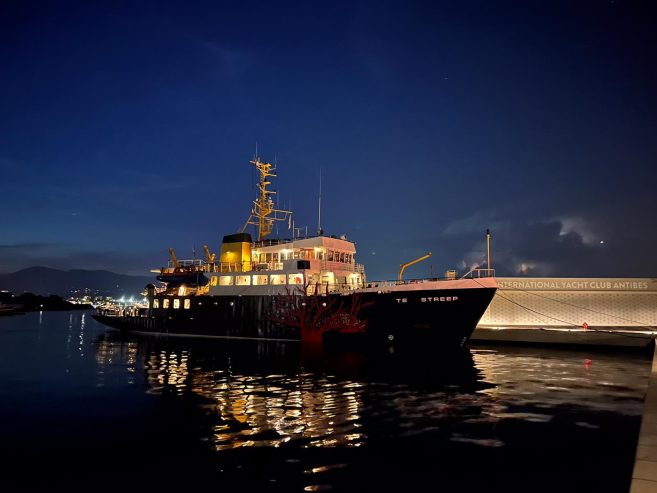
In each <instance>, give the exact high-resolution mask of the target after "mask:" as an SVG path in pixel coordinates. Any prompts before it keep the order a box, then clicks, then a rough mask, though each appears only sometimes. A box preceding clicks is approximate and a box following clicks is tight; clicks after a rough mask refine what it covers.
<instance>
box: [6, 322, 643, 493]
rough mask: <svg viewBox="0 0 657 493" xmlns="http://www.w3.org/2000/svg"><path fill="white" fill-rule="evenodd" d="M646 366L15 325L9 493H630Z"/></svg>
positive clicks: (515, 352) (9, 379)
mask: <svg viewBox="0 0 657 493" xmlns="http://www.w3.org/2000/svg"><path fill="white" fill-rule="evenodd" d="M649 371H650V358H649V356H647V355H637V354H609V353H601V352H595V351H586V352H581V351H557V350H548V349H512V348H503V347H497V348H473V349H470V350H466V351H461V352H458V353H455V354H451V355H448V356H446V355H439V354H438V353H436V352H434V351H432V350H431V349H430V348H425V349H424V350H423V351H420V350H419V349H416V350H413V351H401V350H400V349H399V348H397V350H396V351H395V350H392V349H391V350H390V351H383V352H380V353H373V354H363V353H348V352H324V353H321V352H317V351H313V350H312V349H309V348H305V347H302V346H301V345H300V344H298V343H271V342H270V343H263V342H228V341H214V340H199V339H183V338H163V337H153V336H151V337H146V336H142V337H137V336H126V335H121V334H119V333H117V332H114V331H109V330H106V328H105V327H104V326H102V325H100V324H98V323H97V322H95V321H94V320H93V319H92V318H91V314H90V313H89V312H73V313H68V312H44V313H29V314H26V315H23V316H14V317H2V318H0V450H1V451H2V458H1V465H0V468H1V469H2V471H1V472H2V475H1V476H0V481H2V482H4V483H3V484H13V483H19V484H23V485H30V484H35V483H41V484H44V485H55V484H63V485H75V486H79V487H88V488H94V487H97V486H108V485H112V486H117V487H125V488H126V489H129V490H132V489H133V488H134V487H135V486H139V487H149V486H153V487H155V486H157V487H158V488H162V487H166V486H167V485H169V486H171V485H173V484H174V482H178V481H181V480H182V481H185V482H186V483H188V484H196V483H198V484H199V485H204V486H203V490H207V491H225V490H226V488H227V487H229V486H230V487H238V488H240V489H241V490H242V491H270V490H275V491H291V492H294V491H298V492H302V491H381V490H390V489H392V490H393V491H400V490H404V491H445V492H450V491H459V492H464V491H465V492H470V491H514V492H515V491H518V492H520V491H523V492H526V491H560V492H563V491H573V492H574V491H577V492H578V493H579V492H585V491H595V492H596V493H598V492H601V491H603V492H624V491H627V489H628V487H629V482H630V476H631V471H632V465H633V460H634V451H635V447H636V442H637V437H638V431H639V426H640V421H641V412H642V408H643V399H644V397H645V391H646V387H647V383H648V374H649Z"/></svg>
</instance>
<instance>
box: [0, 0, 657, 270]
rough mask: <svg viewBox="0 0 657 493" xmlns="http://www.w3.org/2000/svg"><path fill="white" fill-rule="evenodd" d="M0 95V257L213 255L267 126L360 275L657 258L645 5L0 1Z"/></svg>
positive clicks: (286, 174)
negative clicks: (487, 261)
mask: <svg viewBox="0 0 657 493" xmlns="http://www.w3.org/2000/svg"><path fill="white" fill-rule="evenodd" d="M0 115H1V118H0V211H1V212H0V272H13V271H16V270H18V269H21V268H24V267H28V266H33V265H44V266H48V267H54V268H63V269H71V268H88V269H107V270H111V271H114V272H120V273H128V274H143V275H148V270H149V269H151V268H154V267H159V266H160V265H162V264H164V263H166V261H167V260H168V255H167V249H168V248H169V247H174V248H175V249H176V252H177V254H178V257H179V258H191V257H192V251H193V249H196V250H197V252H198V254H199V256H200V254H201V253H202V245H203V244H208V245H210V248H211V250H213V251H217V250H218V249H219V243H220V241H221V238H222V236H223V235H226V234H231V233H234V232H236V231H238V230H239V229H240V228H241V226H242V225H243V223H244V222H245V221H246V219H247V217H248V213H249V211H250V204H251V200H252V199H253V198H254V196H255V186H254V182H255V179H256V174H255V172H254V170H253V167H252V165H251V164H249V160H250V159H251V158H252V156H253V154H254V152H255V147H256V142H257V145H258V152H259V154H260V156H261V157H262V158H263V159H265V160H269V161H272V162H273V161H276V163H277V165H278V173H279V176H278V178H277V179H275V180H274V188H275V189H277V190H278V192H279V196H280V205H281V206H288V205H290V204H291V207H292V209H293V210H294V213H295V224H296V226H302V227H303V226H306V225H307V226H308V230H309V232H314V230H315V229H316V228H317V196H318V187H319V174H320V168H321V173H322V183H323V184H322V187H323V197H322V226H323V227H324V230H325V232H326V234H335V235H342V234H346V235H347V237H348V238H349V239H351V240H354V241H355V242H356V245H357V249H358V255H357V259H358V261H359V262H362V263H364V264H365V268H366V272H367V274H368V278H369V279H384V278H387V279H390V278H394V277H395V276H396V272H397V270H398V267H399V264H400V263H401V262H404V261H408V260H411V259H413V258H415V257H418V256H420V255H422V254H424V253H425V252H428V251H431V252H433V257H432V258H431V259H430V260H428V261H424V262H422V263H420V264H418V265H416V266H414V267H412V268H409V269H408V270H407V271H406V277H413V276H415V277H421V276H429V275H430V274H431V272H432V271H431V269H433V273H434V275H442V273H443V272H444V270H445V269H448V268H456V269H458V270H459V272H460V273H464V271H465V270H466V269H468V268H469V267H471V266H473V265H475V264H482V263H483V262H484V258H485V231H486V228H490V229H491V230H492V234H493V241H492V255H493V267H495V268H497V274H498V275H521V274H524V275H545V276H550V275H554V276H600V277H604V276H638V277H648V276H653V277H654V276H657V262H656V260H655V258H656V256H657V223H656V221H655V211H657V2H651V1H645V2H625V1H619V0H617V1H594V2H584V1H565V2H560V1H546V2H534V1H518V2H509V3H507V2H500V1H481V2H472V1H446V2H438V1H436V2H409V1H404V2H386V1H376V2H374V1H373V2H339V1H311V0H305V1H302V2H263V3H260V2H246V1H245V2H236V1H230V2H220V1H208V2H165V1H157V2H156V1H152V2H151V1H133V2H122V1H111V2H110V1H108V2H100V1H80V2H67V1H53V2H46V1H42V2H33V1H21V0H3V1H2V2H1V4H0ZM279 232H280V236H289V234H290V233H289V232H288V230H287V225H283V224H281V225H280V226H279Z"/></svg>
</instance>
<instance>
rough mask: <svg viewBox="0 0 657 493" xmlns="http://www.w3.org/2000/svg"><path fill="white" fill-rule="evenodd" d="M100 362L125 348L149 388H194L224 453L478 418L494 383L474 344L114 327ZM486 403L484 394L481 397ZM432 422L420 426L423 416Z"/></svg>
mask: <svg viewBox="0 0 657 493" xmlns="http://www.w3.org/2000/svg"><path fill="white" fill-rule="evenodd" d="M97 349H98V351H97V352H98V357H97V361H98V363H99V366H103V365H106V364H112V361H113V358H115V357H117V356H119V355H120V357H121V358H123V359H125V360H127V361H128V369H129V370H130V371H134V370H133V368H134V362H135V360H136V358H137V357H141V358H142V359H143V360H144V371H145V374H146V379H147V382H148V390H147V392H148V393H150V394H154V395H162V394H175V395H179V396H181V397H183V396H184V395H186V394H187V393H188V392H192V393H194V394H195V395H197V396H200V397H202V398H203V399H204V400H203V408H204V409H206V410H209V411H210V412H211V413H212V414H213V415H214V417H215V423H214V424H213V426H212V428H211V430H210V435H211V441H212V444H213V447H214V449H215V450H217V451H222V450H229V449H235V448H239V447H250V446H251V447H253V446H255V447H280V446H282V445H287V446H295V447H302V448H306V447H335V446H345V447H359V446H362V445H363V444H365V443H366V442H367V440H368V436H369V431H371V430H369V427H368V423H370V422H372V421H374V422H375V423H376V426H375V428H376V429H375V432H376V433H377V434H378V433H379V427H380V426H381V425H385V424H386V423H387V424H389V425H390V432H391V433H396V431H395V430H402V432H403V433H407V434H413V433H420V432H422V431H427V430H431V429H435V428H436V424H435V422H436V421H437V420H450V419H452V420H453V419H455V418H457V419H459V420H460V419H463V417H464V415H470V414H472V415H474V416H480V415H481V413H482V412H483V411H482V409H483V408H484V407H485V406H484V404H483V401H485V400H486V399H487V396H486V395H485V394H481V395H480V396H479V398H475V399H474V400H473V395H476V394H473V393H475V392H476V391H477V390H480V389H484V388H486V387H487V385H486V384H485V383H484V382H481V381H480V380H479V379H478V375H479V374H478V372H477V370H476V369H475V366H474V363H473V360H472V356H471V354H470V353H469V352H468V351H460V352H457V353H454V354H450V355H443V357H442V358H441V359H440V360H436V359H435V357H434V356H435V355H431V354H427V355H425V356H423V357H418V355H417V353H413V354H410V355H405V354H403V353H399V352H397V353H387V352H386V353H379V354H368V355H364V354H359V353H348V352H327V353H321V352H320V353H317V352H314V351H311V352H308V351H307V350H306V348H303V347H301V346H300V345H298V344H295V343H275V342H227V341H220V342H215V341H202V342H199V341H192V340H180V339H168V340H167V339H158V338H154V337H144V338H134V337H131V336H122V335H120V334H118V333H114V332H113V333H108V334H106V335H104V336H102V337H101V338H99V340H98V342H97ZM479 401H482V402H479ZM418 420H421V421H422V422H423V423H425V424H424V425H423V426H419V427H418V426H417V423H416V422H417V421H418Z"/></svg>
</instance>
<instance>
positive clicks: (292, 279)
mask: <svg viewBox="0 0 657 493" xmlns="http://www.w3.org/2000/svg"><path fill="white" fill-rule="evenodd" d="M288 282H289V283H290V284H296V285H300V284H303V274H290V275H289V276H288Z"/></svg>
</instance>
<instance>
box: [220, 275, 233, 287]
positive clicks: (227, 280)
mask: <svg viewBox="0 0 657 493" xmlns="http://www.w3.org/2000/svg"><path fill="white" fill-rule="evenodd" d="M234 283H235V278H234V277H233V276H219V286H232V285H233V284H234Z"/></svg>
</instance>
